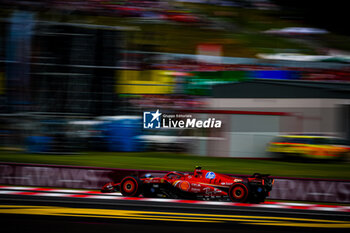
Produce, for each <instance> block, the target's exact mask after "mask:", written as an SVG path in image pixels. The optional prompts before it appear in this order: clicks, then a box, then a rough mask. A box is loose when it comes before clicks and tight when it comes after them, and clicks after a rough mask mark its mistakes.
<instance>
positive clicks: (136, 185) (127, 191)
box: [120, 176, 142, 197]
mask: <svg viewBox="0 0 350 233" xmlns="http://www.w3.org/2000/svg"><path fill="white" fill-rule="evenodd" d="M120 192H121V193H122V194H123V196H126V197H138V196H139V195H140V194H141V192H142V182H141V181H140V180H139V179H138V178H137V177H133V176H127V177H125V178H124V179H123V180H122V181H121V182H120Z"/></svg>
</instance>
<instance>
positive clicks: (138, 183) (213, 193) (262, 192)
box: [101, 167, 274, 203]
mask: <svg viewBox="0 0 350 233" xmlns="http://www.w3.org/2000/svg"><path fill="white" fill-rule="evenodd" d="M268 176H269V175H263V174H259V173H255V174H254V175H253V176H251V177H249V178H237V177H231V176H227V175H223V174H218V173H214V172H212V171H207V170H202V169H201V168H200V167H197V168H196V169H195V171H194V174H188V173H182V172H176V171H172V172H169V173H167V174H166V175H165V176H163V177H152V176H151V175H147V174H146V175H145V176H144V177H141V178H140V179H139V178H137V177H133V176H127V177H124V178H123V179H122V181H121V182H120V183H113V182H111V183H107V184H105V185H104V186H103V188H102V190H101V192H118V191H120V192H121V193H122V195H123V196H128V197H138V196H140V195H142V196H143V197H168V198H181V199H194V200H196V199H208V198H210V199H221V200H231V201H233V202H250V203H260V202H264V200H265V198H266V197H267V196H268V195H269V192H270V191H271V189H272V185H273V183H274V179H272V178H269V177H268Z"/></svg>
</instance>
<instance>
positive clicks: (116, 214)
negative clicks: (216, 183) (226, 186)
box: [0, 205, 350, 228]
mask: <svg viewBox="0 0 350 233" xmlns="http://www.w3.org/2000/svg"><path fill="white" fill-rule="evenodd" d="M0 213H1V214H30V215H51V216H71V217H90V218H118V219H134V220H156V221H177V222H206V223H220V222H229V221H231V222H238V223H242V224H253V225H271V226H289V227H290V226H293V227H317V228H350V221H338V220H325V219H310V218H288V217H273V216H246V215H219V214H198V213H181V212H157V211H132V210H107V209H92V208H71V207H53V206H25V205H0Z"/></svg>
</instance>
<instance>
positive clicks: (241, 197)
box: [228, 183, 249, 202]
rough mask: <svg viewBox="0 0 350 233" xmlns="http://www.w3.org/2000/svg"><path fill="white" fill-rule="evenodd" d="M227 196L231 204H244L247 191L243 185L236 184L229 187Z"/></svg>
mask: <svg viewBox="0 0 350 233" xmlns="http://www.w3.org/2000/svg"><path fill="white" fill-rule="evenodd" d="M228 195H229V197H230V199H231V201H233V202H245V201H246V200H247V198H248V195H249V190H248V187H247V186H246V185H245V184H243V183H236V184H233V185H232V186H231V187H230V189H229V192H228Z"/></svg>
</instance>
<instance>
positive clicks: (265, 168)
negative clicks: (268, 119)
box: [0, 152, 350, 179]
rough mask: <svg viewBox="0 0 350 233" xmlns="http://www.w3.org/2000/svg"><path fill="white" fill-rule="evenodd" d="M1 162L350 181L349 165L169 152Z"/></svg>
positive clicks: (3, 158)
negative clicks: (198, 168) (197, 170)
mask: <svg viewBox="0 0 350 233" xmlns="http://www.w3.org/2000/svg"><path fill="white" fill-rule="evenodd" d="M0 162H19V163H39V164H59V165H79V166H94V167H108V168H124V169H147V170H164V171H169V170H178V171H193V169H194V167H195V166H196V165H201V166H202V167H203V168H205V169H208V170H213V171H216V172H221V173H231V174H253V173H254V172H260V173H269V174H271V175H272V176H286V177H310V178H333V179H350V164H349V163H336V162H334V163H301V162H296V163H292V162H282V161H272V160H251V159H235V158H218V157H200V156H191V155H186V154H177V153H166V152H146V153H131V152H130V153H122V152H120V153H107V152H88V153H86V154H78V155H45V154H24V153H6V152H2V153H1V154H0Z"/></svg>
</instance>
